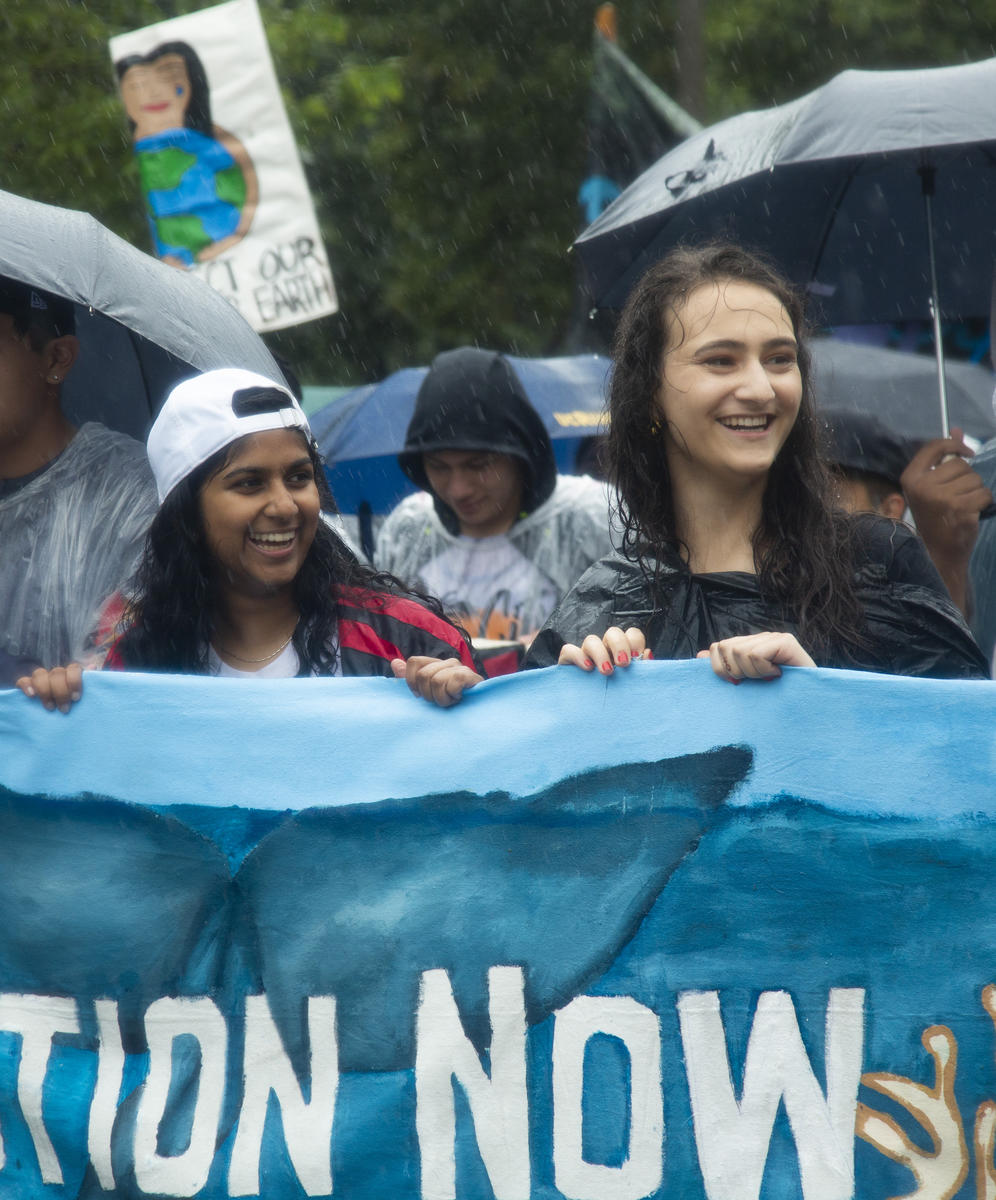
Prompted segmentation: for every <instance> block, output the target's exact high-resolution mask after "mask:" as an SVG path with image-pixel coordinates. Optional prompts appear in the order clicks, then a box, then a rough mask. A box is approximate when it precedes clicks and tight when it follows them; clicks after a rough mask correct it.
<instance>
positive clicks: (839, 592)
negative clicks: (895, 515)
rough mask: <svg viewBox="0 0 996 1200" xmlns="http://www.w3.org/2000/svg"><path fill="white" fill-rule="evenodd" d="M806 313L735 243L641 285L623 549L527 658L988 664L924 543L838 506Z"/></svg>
mask: <svg viewBox="0 0 996 1200" xmlns="http://www.w3.org/2000/svg"><path fill="white" fill-rule="evenodd" d="M802 326H803V320H802V305H801V301H800V300H799V298H798V297H797V295H796V294H795V293H794V291H793V290H792V289H791V288H790V287H789V286H788V285H787V284H786V283H785V281H784V280H782V279H781V278H780V276H779V275H778V274H777V273H776V272H775V271H774V270H773V269H771V268H770V267H769V266H768V265H767V264H766V263H765V262H763V261H762V260H759V259H758V258H756V257H754V256H753V255H751V254H748V253H746V252H745V251H742V250H740V249H739V248H737V247H735V246H731V245H727V244H723V243H716V244H711V245H708V246H704V247H700V248H696V249H691V248H681V249H679V250H676V251H673V252H672V253H671V254H670V255H668V256H667V257H666V258H665V259H663V260H661V261H660V262H658V263H657V264H655V265H654V266H653V267H651V268H650V270H649V271H648V272H647V273H646V274H645V275H644V276H643V278H642V279H641V280H640V281H639V282H638V283H637V285H636V287H635V288H634V291H633V293H632V295H631V297H630V299H629V301H628V302H627V306H626V309H625V310H624V312H623V314H622V317H621V319H620V323H619V327H618V330H617V335H616V348H615V367H614V371H613V377H612V383H611V390H610V400H609V407H610V415H611V426H610V433H609V446H608V452H609V458H610V470H611V477H612V478H613V479H614V481H615V483H616V487H617V490H618V493H619V501H620V509H621V518H622V520H623V522H624V529H625V532H624V538H623V551H622V552H621V553H617V554H614V555H611V556H609V557H607V558H605V559H603V560H602V561H600V562H599V563H597V564H596V565H595V566H593V567H592V568H591V569H590V570H589V571H588V572H586V574H585V575H584V576H583V577H582V578H581V579H580V580H579V582H578V583H577V584H576V586H575V587H574V588H573V589H572V590H571V591H570V592H569V593H568V594H567V596H566V597H565V598H564V599H563V601H562V602H561V603H560V605H559V606H558V608H557V609H556V611H555V612H554V613H553V614H552V616H551V617H550V620H549V621H548V622H547V624H546V626H545V627H544V628H543V629H542V630H541V631H540V633H539V634H538V636H537V637H536V639H535V641H534V642H533V645H532V647H531V649H530V652H529V654H528V656H527V659H526V666H547V665H550V664H552V663H556V662H558V661H559V662H561V663H572V664H574V665H576V666H580V667H582V669H585V670H589V671H590V670H594V669H598V670H599V671H601V672H602V673H604V674H611V672H612V670H613V669H614V667H615V666H627V665H628V664H629V663H630V661H631V660H632V659H633V658H638V657H641V656H643V657H655V658H678V659H681V658H694V657H709V658H710V659H711V661H712V665H713V668H714V670H715V671H716V673H717V674H718V675H720V676H722V677H725V678H728V679H730V680H731V681H734V682H739V681H740V680H741V679H743V678H773V677H775V676H777V675H778V674H779V673H780V668H781V666H785V665H789V666H813V665H818V666H825V667H846V668H856V669H861V670H870V671H880V672H885V673H892V674H902V675H918V676H931V677H938V678H986V677H987V676H988V671H987V668H986V663H985V660H984V658H983V656H982V654H981V652H980V651H979V649H978V647H977V646H976V645H975V643H974V641H973V640H972V637H971V635H970V633H969V632H968V629H967V628H966V626H965V624H964V622H963V621H962V619H961V615H960V613H959V612H958V610H957V609H956V608H955V606H954V604H953V603H952V601H951V599H950V597H949V596H948V594H947V592H946V590H945V588H944V585H943V583H942V582H941V579H940V576H939V575H938V573H937V571H936V569H935V568H934V566H933V564H932V563H931V562H930V559H929V558H928V556H927V553H926V551H925V549H924V547H923V544H922V543H921V541H920V540H919V538H918V537H917V536H916V535H915V534H914V533H913V532H912V531H911V530H910V529H908V528H907V527H906V526H904V525H902V524H900V523H898V522H896V521H892V520H889V519H886V518H883V517H878V516H874V515H871V514H863V515H860V516H851V515H848V514H846V513H844V512H843V511H841V510H840V509H837V508H835V507H834V505H833V502H832V495H833V492H832V487H831V484H830V481H829V479H828V478H827V475H826V471H825V469H824V467H823V465H822V463H821V462H820V457H819V442H818V425H817V421H816V417H815V413H814V407H813V401H812V397H811V395H810V389H809V358H808V354H807V351H806V347H805V343H804V341H803V338H802Z"/></svg>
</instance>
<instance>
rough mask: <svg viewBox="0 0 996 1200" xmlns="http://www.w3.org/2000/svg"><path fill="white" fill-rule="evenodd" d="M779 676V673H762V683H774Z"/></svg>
mask: <svg viewBox="0 0 996 1200" xmlns="http://www.w3.org/2000/svg"><path fill="white" fill-rule="evenodd" d="M777 678H778V676H777V675H762V676H761V682H762V683H774V682H775V680H776V679H777Z"/></svg>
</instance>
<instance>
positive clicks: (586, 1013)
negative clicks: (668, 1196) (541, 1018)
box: [553, 996, 664, 1200]
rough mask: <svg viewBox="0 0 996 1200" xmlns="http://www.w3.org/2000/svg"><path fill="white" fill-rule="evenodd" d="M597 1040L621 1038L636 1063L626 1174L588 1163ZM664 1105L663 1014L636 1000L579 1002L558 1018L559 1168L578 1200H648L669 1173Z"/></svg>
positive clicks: (562, 1183) (562, 1187)
mask: <svg viewBox="0 0 996 1200" xmlns="http://www.w3.org/2000/svg"><path fill="white" fill-rule="evenodd" d="M596 1033H603V1034H608V1035H609V1036H611V1037H616V1038H618V1039H619V1040H620V1041H621V1042H622V1043H623V1044H624V1045H625V1047H626V1050H627V1052H628V1054H629V1058H630V1096H629V1103H630V1122H629V1129H630V1135H629V1151H628V1153H627V1156H626V1161H625V1162H624V1163H622V1165H621V1166H618V1167H609V1166H605V1165H603V1164H602V1163H590V1162H586V1161H585V1159H584V1158H583V1157H582V1129H581V1097H582V1094H583V1091H584V1054H585V1047H586V1046H587V1044H588V1042H589V1040H590V1039H591V1038H592V1037H594V1036H595V1034H596ZM663 1147H664V1098H663V1096H662V1094H661V1034H660V1021H659V1019H658V1017H657V1014H656V1013H655V1012H653V1011H652V1010H651V1009H649V1008H647V1007H646V1006H645V1005H643V1004H639V1003H638V1002H637V1001H636V1000H633V999H632V998H631V997H629V996H579V997H578V998H577V999H576V1000H572V1001H571V1003H570V1004H568V1005H567V1006H566V1007H565V1008H562V1009H560V1011H559V1012H558V1013H557V1015H556V1023H555V1025H554V1032H553V1167H554V1176H555V1182H556V1186H557V1189H558V1191H560V1192H562V1193H563V1195H565V1196H568V1197H570V1200H640V1198H641V1197H643V1196H649V1195H651V1193H653V1192H655V1191H656V1190H657V1188H658V1187H659V1186H660V1182H661V1178H662V1176H663V1170H664V1148H663Z"/></svg>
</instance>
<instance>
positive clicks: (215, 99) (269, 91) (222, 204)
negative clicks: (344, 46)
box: [110, 0, 337, 331]
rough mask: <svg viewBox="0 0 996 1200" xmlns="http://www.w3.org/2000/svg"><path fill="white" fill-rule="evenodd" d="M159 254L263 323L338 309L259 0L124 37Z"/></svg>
mask: <svg viewBox="0 0 996 1200" xmlns="http://www.w3.org/2000/svg"><path fill="white" fill-rule="evenodd" d="M110 47H111V57H112V58H113V60H114V65H115V70H116V73H117V78H118V87H119V89H120V93H121V99H122V101H123V103H124V106H125V110H126V112H127V115H128V121H129V125H130V127H131V131H132V139H133V142H134V149H135V156H136V158H137V160H138V168H139V176H140V179H141V182H142V191H143V194H144V197H145V204H146V214H147V216H148V219H149V227H150V230H151V232H152V238H153V244H154V248H155V252H156V254H157V255H158V256H159V257H160V258H162V259H163V260H164V261H165V262H168V263H170V264H172V265H173V266H176V267H180V268H183V269H186V270H191V271H194V272H196V273H197V274H198V275H200V276H201V278H202V279H205V280H206V281H207V282H208V283H209V284H210V285H211V286H212V287H214V288H215V289H217V290H218V291H219V292H221V293H222V295H223V296H225V298H226V299H227V300H229V301H230V302H231V303H232V304H233V305H234V306H235V307H236V308H237V309H238V310H239V311H240V312H241V313H242V315H243V316H244V317H245V318H246V320H247V321H248V322H249V323H250V324H251V325H252V326H253V328H254V329H257V330H260V331H266V330H268V329H282V328H284V327H285V326H288V325H297V324H300V323H301V322H303V321H310V320H313V319H314V318H316V317H321V316H325V315H327V314H328V313H333V312H335V311H336V310H337V301H336V294H335V287H334V285H333V282H332V274H331V271H330V269H329V265H328V261H327V259H326V257H325V250H324V247H323V245H322V238H321V234H320V232H319V229H318V222H317V220H316V217H315V211H314V207H313V205H312V202H311V196H310V193H309V191H308V185H307V181H306V180H305V177H304V171H303V170H302V167H301V161H300V157H299V156H298V152H297V145H296V143H295V141H294V135H293V132H292V131H291V127H290V124H289V122H288V120H287V114H286V112H285V110H284V106H283V101H282V99H281V96H280V89H279V87H278V84H277V78H276V75H275V73H274V69H273V63H272V60H271V58H270V53H269V48H268V46H267V42H266V34H265V32H264V30H263V24H262V22H261V20H260V16H259V10H258V8H257V6H256V0H228V2H227V3H225V4H219V5H217V6H215V7H214V8H207V9H202V10H201V11H200V12H196V13H190V14H189V15H187V16H183V17H176V18H174V19H172V20H169V21H159V22H157V23H156V24H155V25H149V26H146V27H145V28H144V29H139V30H135V31H134V32H132V33H126V34H121V35H120V36H119V37H115V38H112V39H111V42H110Z"/></svg>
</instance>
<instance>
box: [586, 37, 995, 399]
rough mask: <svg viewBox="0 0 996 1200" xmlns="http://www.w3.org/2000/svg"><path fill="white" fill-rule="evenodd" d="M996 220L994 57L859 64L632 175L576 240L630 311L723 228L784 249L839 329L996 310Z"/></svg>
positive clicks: (781, 259) (783, 258)
mask: <svg viewBox="0 0 996 1200" xmlns="http://www.w3.org/2000/svg"><path fill="white" fill-rule="evenodd" d="M994 213H996V59H989V60H987V61H985V62H980V63H971V64H968V65H965V66H958V67H942V68H938V69H933V70H918V71H845V72H843V73H842V74H841V75H838V76H836V78H834V79H832V80H831V81H830V82H829V83H827V84H825V85H824V86H823V87H821V88H818V89H816V91H813V92H811V93H809V94H808V95H806V96H803V97H801V98H800V99H798V100H794V101H792V102H791V103H789V104H783V105H781V106H780V107H777V108H771V109H767V110H764V111H761V112H752V113H744V114H742V115H740V116H737V117H732V118H730V119H729V120H727V121H723V122H721V123H720V124H718V125H714V126H712V127H711V128H709V129H706V130H703V131H702V132H701V133H698V134H696V135H694V136H693V137H690V138H688V139H687V140H686V141H684V142H682V143H681V145H680V146H678V147H676V148H675V149H674V150H672V151H671V152H670V153H668V154H666V155H664V157H663V158H661V159H659V160H658V162H657V163H655V164H654V166H653V167H651V168H650V169H649V170H648V171H646V172H644V174H643V175H641V176H640V177H639V179H637V180H636V181H635V182H634V183H633V184H631V186H630V187H629V188H628V189H627V190H626V191H625V192H623V194H622V195H621V196H620V197H619V199H618V200H616V201H615V203H614V204H612V205H611V206H610V207H609V208H608V209H606V211H605V212H604V213H603V214H602V216H600V217H599V218H598V220H597V221H595V222H594V223H593V224H592V225H590V226H589V227H588V229H586V230H585V232H584V233H583V234H582V235H581V237H580V238H579V239H578V241H577V248H578V251H579V252H580V254H581V257H582V260H583V262H584V264H585V268H586V271H587V273H588V277H589V280H590V283H591V288H592V295H593V297H594V300H595V303H596V304H597V305H599V306H603V307H620V306H621V305H622V304H623V303H624V301H625V299H626V296H627V295H628V293H629V291H630V289H631V287H632V285H633V283H634V282H635V280H636V279H637V278H638V277H639V276H640V275H641V274H642V273H643V271H644V270H645V269H646V267H647V266H649V265H650V264H651V263H652V262H654V261H655V260H656V259H658V258H660V257H661V256H662V255H663V254H664V253H665V252H666V251H667V250H669V249H670V248H671V247H672V246H674V245H675V244H676V243H678V242H679V241H681V240H683V239H688V238H694V237H698V238H701V237H702V236H703V235H714V234H721V235H724V236H731V237H733V238H734V239H735V240H737V241H740V242H742V243H744V244H745V245H749V246H753V247H755V248H761V249H763V250H765V251H767V252H768V253H770V254H771V255H772V256H773V257H774V258H775V260H776V261H777V262H778V263H779V264H780V266H781V267H782V268H783V270H785V271H786V272H787V273H788V274H789V275H790V276H791V277H792V278H793V279H794V280H795V281H796V282H797V283H798V284H801V285H804V286H806V287H808V288H809V289H810V291H811V292H812V293H813V294H814V295H815V296H816V297H817V298H818V300H819V302H820V303H819V308H820V313H821V316H822V319H823V320H825V321H826V322H827V323H829V324H832V325H835V324H853V323H866V322H891V321H896V320H903V319H908V318H920V317H928V316H933V317H934V319H935V322H937V323H939V320H940V316H941V314H942V313H943V315H944V316H945V317H984V316H986V315H987V314H988V313H989V300H990V289H991V285H992V274H993V263H994V261H996V219H994ZM935 332H937V326H936V325H935ZM936 341H937V344H938V348H940V337H936ZM939 375H940V379H941V385H942V386H941V391H942V405H943V373H942V372H939ZM945 420H946V417H945Z"/></svg>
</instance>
